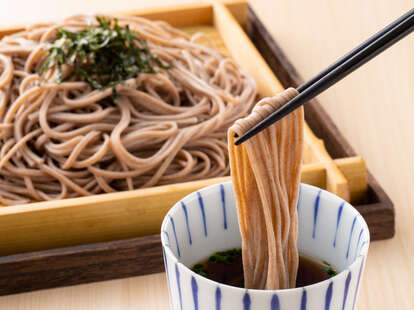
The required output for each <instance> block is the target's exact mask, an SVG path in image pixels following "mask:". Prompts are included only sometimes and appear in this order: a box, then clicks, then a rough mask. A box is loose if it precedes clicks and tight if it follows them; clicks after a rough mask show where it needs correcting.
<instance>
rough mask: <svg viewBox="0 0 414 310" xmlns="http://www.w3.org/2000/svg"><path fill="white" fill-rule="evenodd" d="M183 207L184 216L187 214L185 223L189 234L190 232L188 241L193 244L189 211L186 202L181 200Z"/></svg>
mask: <svg viewBox="0 0 414 310" xmlns="http://www.w3.org/2000/svg"><path fill="white" fill-rule="evenodd" d="M181 207H182V208H183V211H184V216H185V225H186V227H187V234H188V242H189V243H190V245H191V244H193V240H192V239H191V231H190V224H189V223H188V213H187V207H186V205H185V204H184V202H182V201H181Z"/></svg>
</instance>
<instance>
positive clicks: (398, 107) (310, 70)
mask: <svg viewBox="0 0 414 310" xmlns="http://www.w3.org/2000/svg"><path fill="white" fill-rule="evenodd" d="M191 2H195V1H194V0H179V1H178V0H152V1H144V0H135V1H134V0H117V1H109V0H88V1H85V0H64V1H63V0H62V1H55V0H37V1H29V0H0V3H2V4H3V5H2V8H3V9H2V10H0V26H3V25H4V26H6V25H13V24H22V23H27V22H35V21H41V20H51V19H56V18H60V17H64V16H67V15H70V14H75V13H81V12H87V13H88V12H104V11H108V12H110V11H119V10H128V9H136V8H143V7H154V6H162V5H170V4H176V3H191ZM412 4H413V3H412V0H394V1H386V0H380V1H378V0H365V1H360V0H350V1H323V0H314V1H306V0H297V1H291V0H274V1H267V0H253V1H251V5H252V6H253V8H254V9H255V10H256V12H257V13H258V15H259V17H260V18H261V19H262V20H263V21H264V23H265V25H266V26H267V27H268V29H269V30H270V32H271V33H272V34H273V35H274V36H275V38H276V40H277V41H278V43H279V44H280V45H281V46H282V47H283V49H284V50H285V52H286V53H287V54H288V55H289V58H290V59H291V61H292V62H293V63H294V65H295V66H296V67H297V68H300V70H299V71H300V73H301V74H302V75H303V76H304V77H305V78H309V77H311V76H312V75H313V74H314V73H316V72H317V71H319V70H320V69H321V68H323V67H324V66H326V65H328V64H329V63H330V62H332V61H333V60H334V59H336V58H337V57H339V56H340V55H342V54H344V53H345V52H346V51H348V50H349V49H350V48H351V47H353V46H355V45H356V44H358V43H359V42H361V41H362V40H363V39H365V38H367V37H368V36H369V35H370V34H372V33H374V32H376V31H377V30H378V29H379V28H380V27H383V26H385V25H386V24H387V23H389V22H390V21H392V20H393V19H394V18H396V17H397V16H399V15H401V14H402V13H403V12H405V11H407V10H408V9H410V8H411V6H412ZM4 8H6V9H4ZM413 54H414V36H411V37H408V38H406V39H404V40H403V41H402V42H400V43H398V45H396V46H394V47H393V48H391V49H390V50H388V51H387V52H385V53H384V54H383V55H380V56H379V57H378V58H376V59H375V60H373V61H372V62H370V63H369V64H367V65H366V66H364V67H363V68H361V69H359V70H358V71H357V72H355V73H354V74H352V76H350V77H348V78H347V79H345V80H344V81H343V82H341V83H339V84H338V85H337V86H335V87H333V88H332V89H330V90H329V91H327V92H326V93H324V94H323V95H321V96H320V101H321V102H322V104H324V106H325V108H326V109H327V111H328V112H329V114H330V115H331V116H332V117H333V119H334V120H335V122H336V123H337V124H338V126H339V128H340V129H341V131H342V132H343V133H344V134H345V136H346V137H347V138H348V139H349V141H350V142H351V144H352V145H353V146H354V147H355V149H356V151H357V152H358V153H359V154H360V155H362V156H363V157H364V158H365V159H366V161H367V164H368V166H369V168H370V169H371V171H372V172H373V174H374V175H375V176H376V177H377V179H378V181H379V182H380V183H381V185H382V186H383V187H384V188H385V190H386V191H387V193H388V194H389V195H390V196H391V198H392V200H393V201H394V203H395V207H396V213H397V217H396V221H397V227H396V236H395V238H394V239H392V240H386V241H379V242H375V243H373V244H372V246H371V249H370V253H369V258H368V264H367V269H366V272H365V277H364V280H363V283H362V289H361V295H360V299H359V302H358V309H364V310H365V309H370V310H371V309H375V310H382V309H387V310H388V309H398V310H405V309H407V310H409V309H414V285H412V281H413V278H414V258H413V257H414V226H413V224H412V223H413V220H414V190H413V189H412V186H413V185H414V182H413V181H414V160H413V158H414V141H413V139H412V133H413V132H414V57H413ZM0 309H7V310H8V309H10V310H55V309H62V310H79V309H82V310H98V309H99V310H109V309H111V310H112V309H114V310H115V309H116V310H129V309H146V310H155V309H163V310H164V309H168V294H167V288H166V281H165V277H164V274H156V275H151V276H145V277H136V278H129V279H123V280H115V281H107V282H101V283H94V284H87V285H79V286H74V287H66V288H59V289H51V290H45V291H39V292H32V293H25V294H19V295H13V296H6V297H1V298H0Z"/></svg>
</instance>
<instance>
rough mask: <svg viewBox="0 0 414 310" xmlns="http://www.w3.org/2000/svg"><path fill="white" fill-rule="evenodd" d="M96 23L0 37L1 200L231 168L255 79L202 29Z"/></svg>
mask: <svg viewBox="0 0 414 310" xmlns="http://www.w3.org/2000/svg"><path fill="white" fill-rule="evenodd" d="M99 18H100V19H98V20H95V17H93V16H85V15H79V16H74V17H71V18H68V19H66V20H64V21H63V22H59V23H56V24H38V25H34V26H31V27H28V28H27V29H26V30H25V31H22V32H19V33H15V34H12V35H9V36H6V37H4V38H2V39H1V40H0V139H1V143H0V204H3V205H11V204H21V203H25V202H30V201H41V200H52V199H62V198H70V197H78V196H86V195H92V194H99V193H107V192H115V191H123V190H132V189H137V188H142V187H149V186H154V185H160V184H169V183H176V182H185V181H191V180H197V179H203V178H210V177H214V176H222V175H227V174H228V173H229V165H228V153H227V144H226V131H227V128H228V127H229V126H230V125H231V124H232V123H233V122H234V120H236V119H238V118H240V117H243V116H245V115H246V114H247V113H248V112H249V111H250V109H251V107H252V105H253V103H254V100H255V96H256V85H255V83H254V81H253V80H252V79H251V78H250V77H249V76H247V75H246V74H244V73H243V72H242V71H240V69H239V67H238V66H237V64H236V63H235V62H234V61H233V60H232V59H230V58H229V57H227V56H225V55H223V54H222V53H221V52H219V51H217V50H215V49H214V48H211V47H208V46H206V45H202V44H199V43H198V41H199V39H200V37H201V36H200V35H199V34H196V35H193V36H190V35H188V34H186V33H183V32H181V31H180V30H178V29H175V28H173V27H171V26H170V25H168V24H166V23H165V22H156V21H149V20H146V19H144V18H139V17H118V19H117V22H116V23H115V21H114V18H113V17H112V16H100V17H99ZM115 24H116V25H115ZM117 27H118V28H117ZM128 29H129V30H128ZM105 33H111V34H113V35H111V36H107V37H105ZM119 38H121V40H120V39H119ZM83 42H88V46H85V45H83ZM98 43H99V44H98ZM123 44H124V45H125V46H123ZM131 44H132V45H133V46H132V47H135V48H132V47H131ZM74 47H76V48H74ZM116 48H120V50H119V51H118V50H116ZM112 49H113V50H112ZM102 50H105V53H101V51H102ZM111 50H112V52H111ZM72 51H81V52H79V53H77V54H76V53H72ZM107 53H111V54H107ZM98 54H99V55H101V56H98ZM105 55H109V56H108V57H104V56H105ZM131 55H132V56H134V57H135V58H134V59H132V60H131V59H130V58H129V56H131ZM112 56H113V57H112ZM121 56H122V57H123V58H122V57H121ZM124 56H125V57H124ZM78 58H79V59H78ZM118 58H119V59H118ZM121 58H122V59H121ZM94 61H99V63H95V62H94ZM111 61H112V62H111ZM106 62H108V63H107V64H105V63H106ZM145 63H146V64H147V65H145ZM109 65H110V66H109ZM123 65H125V66H123ZM105 67H106V68H112V67H113V68H114V70H113V76H112V72H111V70H101V71H99V70H100V69H104V68H105ZM115 68H116V69H115Z"/></svg>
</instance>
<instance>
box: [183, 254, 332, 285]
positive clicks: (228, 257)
mask: <svg viewBox="0 0 414 310" xmlns="http://www.w3.org/2000/svg"><path fill="white" fill-rule="evenodd" d="M191 270H193V271H194V272H196V273H198V274H199V275H201V276H203V277H206V278H208V279H210V280H213V281H216V282H219V283H223V284H227V285H232V286H237V287H241V288H244V276H243V261H242V254H241V249H232V250H228V251H222V252H217V253H215V254H213V255H211V256H210V257H209V258H208V259H206V260H204V261H202V262H200V263H198V264H195V265H194V266H193V267H192V268H191ZM336 274H338V272H337V271H336V270H335V268H334V267H333V266H332V265H330V264H329V263H328V262H325V261H318V260H315V259H312V258H309V257H307V256H305V255H300V256H299V268H298V276H297V279H296V287H302V286H306V285H311V284H314V283H317V282H321V281H324V280H326V279H329V278H331V277H333V276H335V275H336Z"/></svg>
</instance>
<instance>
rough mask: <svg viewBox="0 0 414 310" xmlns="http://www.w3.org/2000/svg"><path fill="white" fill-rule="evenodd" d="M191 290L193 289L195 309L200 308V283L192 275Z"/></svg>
mask: <svg viewBox="0 0 414 310" xmlns="http://www.w3.org/2000/svg"><path fill="white" fill-rule="evenodd" d="M191 290H192V291H193V301H194V310H198V285H197V281H196V279H195V278H194V277H193V276H191Z"/></svg>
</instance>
